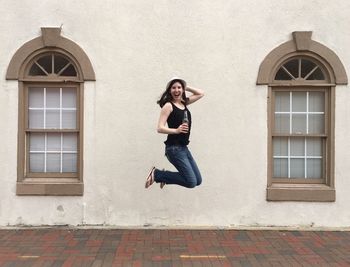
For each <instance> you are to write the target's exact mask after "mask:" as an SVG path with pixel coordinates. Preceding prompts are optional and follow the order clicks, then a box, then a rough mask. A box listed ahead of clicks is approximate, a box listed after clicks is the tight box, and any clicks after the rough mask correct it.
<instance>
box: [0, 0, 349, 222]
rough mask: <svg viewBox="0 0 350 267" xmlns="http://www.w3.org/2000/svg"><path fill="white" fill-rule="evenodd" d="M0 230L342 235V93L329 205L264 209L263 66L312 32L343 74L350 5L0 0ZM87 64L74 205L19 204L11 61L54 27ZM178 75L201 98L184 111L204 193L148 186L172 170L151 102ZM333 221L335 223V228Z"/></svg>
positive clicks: (345, 217)
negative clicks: (289, 230)
mask: <svg viewBox="0 0 350 267" xmlns="http://www.w3.org/2000/svg"><path fill="white" fill-rule="evenodd" d="M0 5H1V6H2V8H1V10H0V21H1V23H0V40H1V42H0V121H1V123H2V130H1V131H0V137H1V140H2V143H1V146H2V148H1V151H2V153H1V154H0V169H1V176H0V184H1V186H0V196H1V198H0V226H5V225H18V224H25V225H55V224H71V225H78V224H83V223H85V224H106V225H116V226H142V225H153V226H159V225H166V226H177V225H180V226H241V225H242V226H267V225H272V226H310V225H315V226H330V227H338V226H339V227H344V226H349V225H350V213H349V203H350V194H349V193H348V192H349V188H350V179H349V177H350V169H349V168H348V166H349V162H350V141H349V138H348V136H349V134H348V133H349V132H350V116H349V115H348V114H349V104H348V102H349V101H350V88H349V86H337V88H336V111H335V112H336V115H335V116H336V129H335V143H336V147H335V152H336V153H335V183H336V197H337V200H336V202H335V203H307V202H267V201H266V183H267V178H266V176H267V87H266V86H257V85H256V79H257V74H258V69H259V65H260V63H261V62H262V60H263V59H264V58H265V56H266V55H267V54H268V53H269V52H270V51H271V50H272V49H274V48H275V47H276V46H278V45H280V44H281V43H284V42H286V41H289V40H291V38H292V36H291V33H292V32H293V31H313V36H312V38H313V40H315V41H317V42H320V43H322V44H324V45H325V46H327V47H329V48H330V49H332V50H333V51H334V52H335V53H336V54H337V55H338V56H339V58H340V60H341V61H342V63H343V64H344V66H345V69H346V71H347V73H348V74H349V73H350V69H349V64H350V53H349V47H350V35H349V34H348V32H349V25H350V17H349V16H348V14H349V11H350V2H349V1H347V0H340V1H325V0H313V1H302V0H296V1H273V0H270V1H264V0H259V1H256V0H235V1H233V0H216V1H211V0H202V1H197V0H190V1H188V0H173V1H170V0H155V1H149V0H108V1H107V0H101V1H94V0H86V1H77V0H74V1H73V0H63V1H53V0H50V1H42V2H40V3H39V2H35V4H34V3H33V1H29V0H23V1H10V0H0ZM61 25H62V27H63V28H62V35H63V36H64V37H66V38H69V39H70V40H72V41H74V42H76V43H77V44H78V45H80V46H81V47H82V49H83V50H84V51H85V52H86V53H87V55H88V56H89V58H90V60H91V62H92V65H93V68H94V70H95V73H96V82H86V83H85V92H84V101H85V102H84V109H85V110H84V118H85V120H84V184H85V193H84V196H82V197H44V196H41V197H39V196H37V197H33V196H16V194H15V190H16V168H17V120H18V119H17V114H18V103H17V101H18V83H17V81H6V80H5V74H6V69H7V66H8V63H9V61H10V60H11V58H12V56H13V54H14V53H15V51H16V50H17V49H18V48H19V47H21V46H22V45H23V44H24V43H25V42H27V41H29V40H31V39H33V38H35V37H38V36H40V34H41V33H40V27H50V26H54V27H59V26H61ZM172 76H181V77H183V78H184V79H186V80H187V81H188V83H189V84H190V85H192V86H194V87H199V88H202V89H203V90H204V91H205V93H206V96H205V98H203V100H201V101H199V102H198V104H197V103H196V104H194V105H193V106H192V107H191V111H192V116H193V120H194V122H193V131H192V135H191V144H190V148H191V150H192V152H193V155H194V157H195V158H196V160H197V163H198V165H199V167H200V169H201V172H202V175H203V179H204V181H203V184H202V185H201V186H200V187H198V188H195V189H185V188H181V187H177V186H166V187H165V188H164V189H163V190H160V189H159V187H158V186H156V185H154V186H152V187H151V188H150V189H149V190H145V189H144V180H145V176H146V175H147V172H148V170H149V168H150V167H151V166H152V165H156V166H157V167H159V168H167V169H173V167H172V166H171V165H170V163H168V162H167V160H166V158H165V157H164V145H163V143H162V142H163V141H164V139H165V138H166V136H165V135H161V134H157V133H156V124H157V120H158V116H159V107H158V106H156V103H155V102H156V100H157V98H158V97H159V96H160V94H161V93H162V91H163V90H164V88H165V84H166V82H167V80H168V79H169V78H170V77H172ZM335 218H336V219H335Z"/></svg>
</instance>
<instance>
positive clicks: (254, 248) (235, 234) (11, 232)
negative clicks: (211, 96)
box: [0, 227, 350, 267]
mask: <svg viewBox="0 0 350 267" xmlns="http://www.w3.org/2000/svg"><path fill="white" fill-rule="evenodd" d="M0 266H5V267H13V266H38V267H43V266H49V267H51V266H52V267H55V266H63V267H69V266H92V267H98V266H115V267H116V266H136V267H137V266H205V267H206V266H350V232H349V231H297V230H293V231H288V230H239V229H234V230H233V229H217V230H215V229H211V230H203V229H200V230H194V229H189V230H186V229H111V228H106V229H103V228H102V229H77V228H69V227H52V228H19V229H0Z"/></svg>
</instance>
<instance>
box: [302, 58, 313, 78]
mask: <svg viewBox="0 0 350 267" xmlns="http://www.w3.org/2000/svg"><path fill="white" fill-rule="evenodd" d="M314 67H316V64H315V63H313V62H312V61H310V60H306V59H302V60H301V77H302V78H305V76H306V75H308V74H309V73H310V72H311V71H312V70H313V68H314Z"/></svg>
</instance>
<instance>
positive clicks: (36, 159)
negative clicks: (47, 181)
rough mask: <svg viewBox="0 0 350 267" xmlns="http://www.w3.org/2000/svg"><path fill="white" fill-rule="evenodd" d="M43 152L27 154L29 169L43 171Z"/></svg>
mask: <svg viewBox="0 0 350 267" xmlns="http://www.w3.org/2000/svg"><path fill="white" fill-rule="evenodd" d="M44 166H45V154H41V153H40V154H39V153H30V154H29V171H30V172H44Z"/></svg>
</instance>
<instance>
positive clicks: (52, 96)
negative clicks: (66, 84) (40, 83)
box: [46, 88, 60, 108]
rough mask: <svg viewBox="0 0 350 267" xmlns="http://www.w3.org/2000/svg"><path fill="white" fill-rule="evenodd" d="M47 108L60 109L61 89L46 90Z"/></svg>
mask: <svg viewBox="0 0 350 267" xmlns="http://www.w3.org/2000/svg"><path fill="white" fill-rule="evenodd" d="M46 107H47V108H59V107H60V88H47V89H46Z"/></svg>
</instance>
